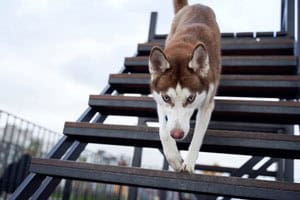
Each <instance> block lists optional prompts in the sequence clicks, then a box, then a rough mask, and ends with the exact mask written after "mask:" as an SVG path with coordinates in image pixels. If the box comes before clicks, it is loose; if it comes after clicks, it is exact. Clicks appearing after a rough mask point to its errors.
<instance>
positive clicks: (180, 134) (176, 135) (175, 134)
mask: <svg viewBox="0 0 300 200" xmlns="http://www.w3.org/2000/svg"><path fill="white" fill-rule="evenodd" d="M171 136H172V138H174V139H175V140H179V139H181V138H183V136H184V132H183V131H182V130H180V129H178V128H174V129H173V130H172V131H171Z"/></svg>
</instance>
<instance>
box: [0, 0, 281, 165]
mask: <svg viewBox="0 0 300 200" xmlns="http://www.w3.org/2000/svg"><path fill="white" fill-rule="evenodd" d="M195 2H201V3H203V4H207V5H210V6H211V7H212V8H213V9H214V10H215V12H216V15H217V20H218V22H219V25H220V28H221V31H222V32H244V31H278V30H279V27H280V26H279V25H280V0H263V1H262V0H226V1H220V0H201V1H190V3H195ZM225 2H226V3H225ZM151 11H158V13H159V19H158V20H159V21H158V22H159V23H158V29H157V32H158V33H167V32H168V30H169V28H170V23H171V19H172V17H173V8H172V3H171V0H165V1H162V0H88V1H86V0H2V1H0V69H1V70H0V91H1V92H0V109H2V110H6V111H8V112H11V113H13V114H16V115H18V116H20V117H23V118H25V119H28V120H30V121H33V122H35V123H37V124H40V125H42V126H45V127H47V128H50V129H52V130H55V131H58V132H61V131H62V128H63V124H64V122H65V121H74V120H76V119H77V118H78V117H79V115H80V114H81V113H82V112H83V111H84V109H85V108H86V107H87V102H88V95H89V94H98V93H99V92H100V91H101V89H103V88H104V86H105V85H106V84H107V80H108V75H109V73H116V72H118V71H119V69H120V68H121V67H122V66H123V61H124V57H126V56H127V57H128V56H133V55H135V53H136V49H137V43H141V42H145V41H146V39H147V34H148V26H149V19H150V12H151ZM105 148H106V149H109V148H107V147H105ZM147 151H148V150H147ZM114 152H131V150H128V149H126V150H124V149H122V148H120V149H118V150H116V149H114ZM149 154H151V153H149ZM153 155H154V154H153ZM155 155H156V157H155V158H157V159H158V157H159V156H157V154H155ZM211 157H213V156H211ZM222 157H223V158H224V156H222ZM209 158H210V157H206V159H205V160H206V162H208V160H209V162H211V163H212V162H215V161H214V160H211V161H210V159H209ZM246 158H247V157H237V158H236V159H237V160H241V162H242V161H244V160H245V159H246ZM160 159H161V158H160ZM160 159H158V160H160ZM225 160H226V159H225ZM150 161H153V157H151V156H150V157H148V161H147V158H146V160H144V162H146V163H147V162H150ZM159 162H160V161H159ZM230 163H232V162H231V159H227V162H226V161H225V164H227V165H230Z"/></svg>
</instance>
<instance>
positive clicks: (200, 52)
mask: <svg viewBox="0 0 300 200" xmlns="http://www.w3.org/2000/svg"><path fill="white" fill-rule="evenodd" d="M188 67H189V68H191V69H193V70H194V72H196V73H197V74H199V75H200V76H202V77H206V76H207V74H208V71H209V58H208V53H207V50H206V48H205V45H204V44H203V43H199V44H197V45H196V47H195V48H194V50H193V53H192V58H191V60H190V62H189V65H188Z"/></svg>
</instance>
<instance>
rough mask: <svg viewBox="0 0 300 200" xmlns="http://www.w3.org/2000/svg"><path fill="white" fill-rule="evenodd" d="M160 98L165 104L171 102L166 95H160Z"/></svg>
mask: <svg viewBox="0 0 300 200" xmlns="http://www.w3.org/2000/svg"><path fill="white" fill-rule="evenodd" d="M161 97H162V99H163V100H164V102H166V103H169V102H170V101H171V97H169V96H168V95H161Z"/></svg>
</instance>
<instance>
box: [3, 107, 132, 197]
mask: <svg viewBox="0 0 300 200" xmlns="http://www.w3.org/2000/svg"><path fill="white" fill-rule="evenodd" d="M61 137H62V134H60V133H57V132H54V131H52V130H49V129H47V128H44V127H42V126H39V125H37V124H35V123H32V122H29V121H27V120H25V119H22V118H20V117H17V116H15V115H13V114H10V113H8V112H5V111H2V110H0V200H6V199H8V198H9V196H10V194H11V193H13V192H14V191H15V189H16V188H17V187H18V185H19V184H20V183H21V182H22V181H23V179H24V178H25V177H26V176H27V175H28V173H29V166H30V162H31V158H32V157H45V156H46V154H47V152H49V150H50V149H51V147H53V146H54V145H55V144H56V143H57V141H58V140H59V139H60V138H61ZM79 160H80V161H81V162H92V163H99V164H100V163H101V164H110V165H127V163H130V158H128V157H127V158H125V157H120V158H118V157H115V156H111V155H109V154H107V153H106V152H104V151H98V152H93V151H89V150H85V151H84V152H83V153H82V154H81V156H80V157H79ZM68 187H69V189H72V190H68ZM127 193H128V188H127V187H125V186H118V185H109V184H99V183H88V182H81V181H72V182H71V181H67V180H64V181H62V182H61V183H60V184H59V186H58V187H57V188H56V190H55V192H53V194H52V195H51V197H50V199H57V200H61V199H73V200H77V199H78V200H86V199H103V200H106V199H126V198H127V196H128V194H127ZM66 197H69V198H66Z"/></svg>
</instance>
